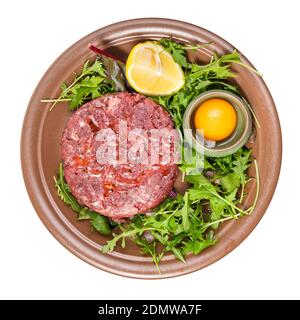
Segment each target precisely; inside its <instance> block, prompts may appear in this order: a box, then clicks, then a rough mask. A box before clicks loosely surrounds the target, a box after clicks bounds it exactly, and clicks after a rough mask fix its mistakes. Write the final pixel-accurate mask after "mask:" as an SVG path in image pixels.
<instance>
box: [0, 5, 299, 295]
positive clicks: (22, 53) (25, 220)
mask: <svg viewBox="0 0 300 320" xmlns="http://www.w3.org/2000/svg"><path fill="white" fill-rule="evenodd" d="M297 2H298V1H296V0H295V1H287V0H286V1H254V0H252V1H236V0H231V1H217V0H214V1H200V0H195V1H182V0H180V1H179V0H173V1H162V0H151V1H141V0H134V1H130V0H126V1H125V0H121V1H119V0H114V1H100V0H98V1H93V0H89V1H74V0H73V1H62V0H60V1H54V0H52V1H13V0H10V1H1V8H0V32H1V37H0V41H1V45H0V56H1V60H0V72H1V73H0V84H1V85H0V92H1V97H0V101H1V103H0V110H1V122H0V130H1V136H0V139H1V140H0V141H1V157H0V161H1V166H0V168H1V174H0V179H1V183H0V195H1V207H0V211H1V214H0V298H27V299H33V298H40V299H44V298H50V299H51V298H57V299H61V298H65V299H73V298H75V299H77V298H78V299H124V298H127V299H147V298H149V299H151V298H152V299H154V298H156V299H163V298H165V299H185V298H186V299H246V298H250V299H254V298H257V299H267V298H300V293H299V288H300V276H299V274H300V272H299V270H300V248H299V232H300V231H299V226H300V210H299V198H300V190H299V179H300V175H299V171H300V170H299V167H300V162H299V151H298V150H299V145H300V144H299V138H300V135H299V131H298V130H300V111H299V110H300V105H299V96H298V94H300V89H299V88H300V77H299V75H300V62H299V54H300V45H299V42H300V40H299V30H300V18H299V8H297ZM138 17H166V18H174V19H179V20H185V21H188V22H191V23H194V24H197V25H199V26H202V27H204V28H206V29H208V30H211V31H213V32H215V33H216V34H218V35H220V36H221V37H223V38H225V39H226V40H228V41H229V42H230V43H232V44H233V45H234V46H236V47H237V48H238V49H239V50H240V51H241V52H243V53H244V54H245V55H246V56H247V57H248V58H249V60H250V61H251V62H252V63H253V64H254V65H255V66H256V68H257V69H258V70H260V71H261V72H262V73H263V74H264V80H265V82H266V83H267V85H268V87H269V89H270V91H271V93H272V95H273V98H274V100H275V103H276V105H277V109H278V112H279V116H280V120H281V125H282V130H283V147H284V148H283V150H284V154H283V164H282V172H281V176H280V180H279V184H278V187H277V190H276V193H275V195H274V198H273V201H272V203H271V205H270V206H269V208H268V210H267V212H266V215H265V216H264V218H263V219H262V221H261V222H260V223H259V225H258V226H257V227H256V229H255V230H254V231H253V232H252V234H251V235H250V236H249V237H248V238H247V239H246V241H244V242H243V243H242V244H241V245H240V246H239V247H238V248H237V249H235V250H234V251H233V252H232V253H230V254H229V255H228V256H226V257H225V258H223V259H222V260H220V261H219V262H217V263H215V264H213V265H211V266H209V267H208V268H206V269H204V270H201V271H198V272H195V273H193V274H190V275H186V276H182V277H179V278H173V279H167V280H159V281H142V280H133V279H126V278H122V277H119V276H115V275H111V274H108V273H105V272H103V271H100V270H98V269H96V268H94V267H91V266H90V265H88V264H86V263H85V262H83V261H81V260H79V259H78V258H76V257H75V256H73V255H72V254H71V253H69V252H68V251H67V250H66V249H65V248H63V247H62V246H61V245H60V244H59V243H58V242H57V241H56V240H55V239H54V238H53V237H52V236H51V235H50V234H49V232H48V231H47V230H46V228H45V227H44V225H43V224H42V223H41V221H40V220H39V218H38V217H37V215H36V213H35V211H34V210H33V208H32V206H31V203H30V201H29V198H28V196H27V193H26V190H25V187H24V184H23V178H22V174H21V169H20V159H19V144H20V133H21V125H22V121H23V117H24V113H25V110H26V107H27V103H28V101H29V98H30V96H31V94H32V92H33V90H34V88H35V86H36V84H37V82H38V80H39V79H40V78H41V76H42V75H43V73H44V72H45V71H46V69H47V68H48V66H49V65H50V64H51V63H52V62H53V61H54V60H55V59H56V58H57V56H58V55H59V54H61V53H62V52H63V51H64V50H65V49H66V48H68V47H69V46H70V45H71V44H73V43H74V42H75V41H77V40H78V39H80V38H81V37H83V36H85V35H86V34H88V33H90V32H92V31H94V30H96V29H98V28H100V27H103V26H105V25H107V24H110V23H113V22H117V21H121V20H126V19H130V18H138ZM270 165H272V164H270ZM262 192H263V190H262Z"/></svg>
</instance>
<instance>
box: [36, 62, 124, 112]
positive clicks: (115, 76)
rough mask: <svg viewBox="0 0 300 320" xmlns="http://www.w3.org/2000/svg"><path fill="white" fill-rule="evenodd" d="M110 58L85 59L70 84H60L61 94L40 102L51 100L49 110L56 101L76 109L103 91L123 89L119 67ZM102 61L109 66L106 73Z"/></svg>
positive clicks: (122, 79)
mask: <svg viewBox="0 0 300 320" xmlns="http://www.w3.org/2000/svg"><path fill="white" fill-rule="evenodd" d="M108 59H110V58H106V57H101V58H99V57H98V58H96V60H95V61H94V63H92V64H90V62H89V61H86V62H85V64H84V66H83V68H82V71H81V73H80V74H79V75H78V76H76V77H75V79H74V80H73V82H72V83H71V84H70V85H67V84H66V83H63V84H62V85H61V90H62V91H61V94H60V96H59V97H58V98H57V99H46V100H41V102H53V103H52V105H51V107H50V111H51V110H52V109H53V108H54V107H55V105H56V104H57V103H58V102H62V101H65V102H69V109H70V110H76V109H77V108H78V107H79V106H81V105H82V104H83V103H85V102H87V101H89V100H92V99H95V98H97V97H99V96H101V95H103V94H105V93H110V92H115V91H116V90H125V80H124V78H122V77H123V76H122V75H121V69H120V67H119V66H118V65H117V64H116V66H115V65H112V63H111V62H109V61H108ZM103 63H104V64H105V65H106V66H107V67H109V68H110V69H109V71H110V73H107V72H106V71H105V69H104V67H103Z"/></svg>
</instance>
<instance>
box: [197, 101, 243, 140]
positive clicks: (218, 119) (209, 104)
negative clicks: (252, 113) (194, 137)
mask: <svg viewBox="0 0 300 320" xmlns="http://www.w3.org/2000/svg"><path fill="white" fill-rule="evenodd" d="M236 121H237V115H236V111H235V109H234V107H233V106H232V105H231V104H230V103H229V102H228V101H226V100H224V99H216V98H214V99H208V100H206V101H204V102H203V103H202V104H201V105H200V106H199V108H198V109H197V111H196V113H195V117H194V124H195V128H196V129H199V130H203V135H204V138H205V139H207V140H213V141H220V140H223V139H226V138H227V137H229V136H230V135H231V133H232V132H233V131H234V129H235V126H236Z"/></svg>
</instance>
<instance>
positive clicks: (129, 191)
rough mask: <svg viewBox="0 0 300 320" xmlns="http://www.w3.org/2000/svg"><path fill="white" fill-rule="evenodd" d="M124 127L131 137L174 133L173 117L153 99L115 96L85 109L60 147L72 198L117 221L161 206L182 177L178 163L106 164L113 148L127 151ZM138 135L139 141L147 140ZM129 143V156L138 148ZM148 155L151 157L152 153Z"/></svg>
mask: <svg viewBox="0 0 300 320" xmlns="http://www.w3.org/2000/svg"><path fill="white" fill-rule="evenodd" d="M122 121H123V122H124V123H125V128H126V130H127V131H131V132H132V130H133V132H134V130H140V129H142V130H143V131H141V132H149V131H150V130H153V129H164V130H167V132H168V131H170V132H171V131H174V126H173V122H172V120H171V118H170V116H169V114H168V113H167V112H166V111H165V110H164V109H163V108H162V107H161V106H160V105H158V104H156V103H155V102H153V101H152V100H151V99H148V98H146V97H144V96H142V95H139V94H135V93H115V94H108V95H105V96H102V97H100V98H97V99H94V100H92V101H90V102H88V103H86V104H84V105H83V106H81V107H80V108H79V109H78V110H77V111H76V112H75V113H74V114H73V115H72V117H71V118H70V119H69V121H68V123H67V126H66V128H65V130H64V132H63V136H62V145H61V155H62V160H63V166H64V174H65V179H66V181H67V183H68V185H69V187H70V190H71V192H72V194H73V195H74V196H75V197H76V199H77V200H78V202H79V203H80V204H81V205H83V206H86V207H88V208H89V209H91V210H93V211H96V212H99V213H101V214H103V215H105V216H108V217H110V218H111V219H112V220H116V221H118V220H119V221H120V220H122V219H123V218H127V217H130V216H133V215H136V214H138V213H144V212H147V211H148V210H149V209H151V208H154V207H155V206H157V205H158V204H159V203H160V202H161V201H163V200H164V199H165V198H166V196H167V195H168V193H169V192H170V191H171V190H172V188H173V185H174V182H175V179H176V176H177V173H178V169H177V165H176V164H175V161H173V162H171V161H170V162H168V163H165V162H158V163H155V164H152V162H151V164H149V163H146V164H145V163H143V162H141V161H140V162H135V160H136V158H135V157H134V156H133V157H131V160H132V161H131V162H128V161H127V162H124V163H121V162H120V161H119V162H115V163H104V162H101V161H102V160H103V156H105V155H107V154H106V152H109V149H110V148H112V149H111V150H114V148H115V147H118V148H116V149H118V150H122V148H123V147H124V148H125V146H124V141H123V142H121V140H120V139H121V138H120V137H119V130H120V123H122ZM125 121H126V122H125ZM123 126H124V125H123ZM100 133H101V134H100ZM137 133H138V134H137V138H139V139H141V138H143V134H139V131H137ZM114 137H117V139H114ZM147 137H148V136H146V139H147ZM148 139H149V140H151V139H152V138H148ZM159 139H160V140H161V137H160V138H159ZM128 140H129V139H128ZM128 140H126V141H127V142H126V141H125V143H128V146H127V150H128V149H130V147H132V146H133V142H128ZM152 140H153V139H152ZM150 144H151V141H150ZM104 146H106V147H107V149H108V151H107V150H106V151H105V149H104V148H103V147H104ZM174 149H175V148H174V145H173V147H171V148H170V150H171V151H170V153H174ZM99 150H100V151H99ZM146 152H147V155H148V154H149V148H147V149H146ZM162 153H163V151H161V149H157V152H155V154H156V155H158V156H159V159H161V157H162ZM113 154H114V153H113ZM137 154H139V152H137ZM99 159H100V160H99ZM117 160H120V155H118V156H117ZM132 162H133V163H132Z"/></svg>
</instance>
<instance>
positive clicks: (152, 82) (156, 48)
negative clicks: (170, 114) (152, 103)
mask: <svg viewBox="0 0 300 320" xmlns="http://www.w3.org/2000/svg"><path fill="white" fill-rule="evenodd" d="M126 78H127V80H128V82H129V84H130V85H131V86H132V88H134V89H135V90H136V91H137V92H139V93H142V94H147V95H152V96H166V95H169V94H172V93H175V92H176V91H178V90H179V89H181V88H182V86H183V85H184V74H183V71H182V69H181V67H180V65H179V64H177V63H176V62H175V61H174V59H173V57H172V56H171V54H170V53H168V52H167V51H166V50H165V49H164V47H163V46H161V45H160V44H158V43H156V42H151V41H147V42H143V43H139V44H137V45H136V46H134V47H133V48H132V50H131V52H130V54H129V56H128V59H127V61H126Z"/></svg>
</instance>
